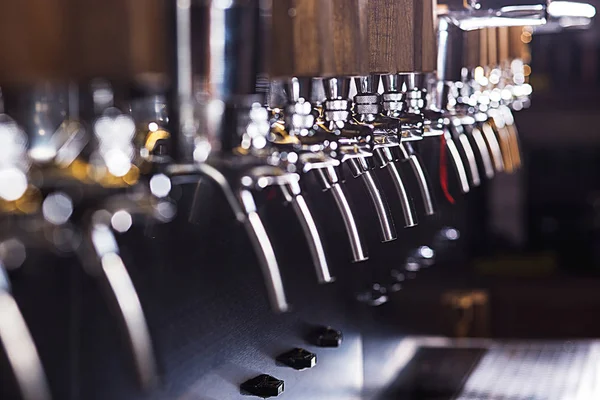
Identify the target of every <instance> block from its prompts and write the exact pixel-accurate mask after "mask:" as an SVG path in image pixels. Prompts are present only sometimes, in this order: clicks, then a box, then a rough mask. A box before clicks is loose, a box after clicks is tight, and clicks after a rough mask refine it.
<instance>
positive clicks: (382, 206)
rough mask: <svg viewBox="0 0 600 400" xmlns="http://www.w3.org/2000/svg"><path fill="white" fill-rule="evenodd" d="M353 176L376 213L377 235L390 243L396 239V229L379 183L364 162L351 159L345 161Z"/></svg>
mask: <svg viewBox="0 0 600 400" xmlns="http://www.w3.org/2000/svg"><path fill="white" fill-rule="evenodd" d="M347 163H348V165H349V166H350V168H351V170H352V173H353V174H354V176H358V177H360V179H361V180H362V182H363V184H364V186H365V188H366V189H367V193H368V194H369V198H370V199H371V204H372V205H373V207H374V208H375V212H376V213H377V219H378V221H379V233H380V236H381V241H382V242H391V241H393V240H395V239H396V238H397V235H396V228H395V226H394V220H393V217H392V212H391V211H390V208H389V206H388V204H387V201H386V200H385V196H384V195H383V193H382V189H381V188H380V185H379V183H378V182H377V181H376V180H375V179H376V178H375V177H374V176H373V173H372V171H370V170H369V169H368V166H365V163H364V160H361V159H357V158H352V159H349V160H348V161H347Z"/></svg>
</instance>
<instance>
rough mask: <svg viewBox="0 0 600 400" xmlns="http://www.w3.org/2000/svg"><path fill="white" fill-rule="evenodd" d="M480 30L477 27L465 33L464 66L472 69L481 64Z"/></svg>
mask: <svg viewBox="0 0 600 400" xmlns="http://www.w3.org/2000/svg"><path fill="white" fill-rule="evenodd" d="M481 50H482V48H481V32H480V30H479V29H476V30H472V31H467V32H466V33H465V67H466V68H467V69H469V70H473V69H475V68H477V67H479V66H480V65H482V63H481V61H482V59H481V58H482V57H481Z"/></svg>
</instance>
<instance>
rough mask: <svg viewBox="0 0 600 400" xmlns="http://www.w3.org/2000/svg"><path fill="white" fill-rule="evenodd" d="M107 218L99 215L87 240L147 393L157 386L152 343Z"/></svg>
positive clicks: (138, 301)
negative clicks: (114, 303) (113, 302)
mask: <svg viewBox="0 0 600 400" xmlns="http://www.w3.org/2000/svg"><path fill="white" fill-rule="evenodd" d="M104 214H106V215H104ZM106 217H108V218H110V214H108V213H107V212H105V213H103V212H102V211H100V212H96V213H95V214H94V215H93V216H92V222H91V225H90V226H89V228H88V230H87V232H86V236H87V239H88V240H89V241H90V244H91V247H92V249H93V250H94V254H95V257H96V260H97V262H98V265H99V267H100V268H99V272H100V274H101V276H102V277H103V278H104V280H105V282H106V283H107V286H106V288H107V289H108V293H109V295H110V296H111V297H112V298H113V299H114V300H115V302H116V304H117V308H118V310H119V314H120V315H119V317H120V319H121V321H122V323H123V326H122V327H123V330H124V332H125V334H126V336H127V339H128V342H129V346H130V350H131V355H132V357H133V362H134V365H135V369H136V374H137V377H138V380H139V382H140V385H141V386H142V388H143V389H145V390H148V389H151V388H153V387H155V386H156V385H157V383H158V371H157V367H156V357H155V356H154V349H153V346H152V339H151V337H150V331H149V330H148V323H147V322H146V316H145V314H144V310H143V309H142V305H141V303H140V299H139V297H138V294H137V291H136V290H135V286H134V285H133V282H132V281H131V277H130V276H129V273H128V272H127V268H126V267H125V264H124V263H123V260H122V258H121V256H120V255H119V247H118V244H117V240H116V238H115V236H114V233H113V231H112V228H111V227H110V225H109V223H107V222H104V220H105V219H106ZM83 261H84V262H86V260H85V259H84V260H83Z"/></svg>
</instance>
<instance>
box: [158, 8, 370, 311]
mask: <svg viewBox="0 0 600 400" xmlns="http://www.w3.org/2000/svg"><path fill="white" fill-rule="evenodd" d="M265 6H266V2H260V1H258V0H251V1H232V2H227V3H224V2H218V1H208V2H203V3H202V4H199V5H197V4H190V3H189V2H177V4H176V5H174V6H172V7H171V9H170V12H171V13H172V14H171V15H172V21H173V22H174V26H173V29H174V30H175V32H173V33H174V37H175V41H174V42H175V43H176V46H174V49H175V50H176V52H177V55H176V57H175V59H176V61H177V62H176V66H175V71H174V75H175V76H176V79H175V82H176V85H175V87H174V89H175V91H176V92H175V93H174V94H172V95H171V96H170V101H171V103H172V104H171V105H170V115H171V116H172V117H171V121H172V128H171V131H172V132H173V135H172V142H173V143H174V146H173V147H174V149H173V158H174V160H175V163H174V164H172V165H169V166H168V167H167V168H166V171H167V174H168V175H169V176H171V177H172V178H173V179H175V180H176V179H178V177H182V176H183V177H185V176H197V177H205V178H208V179H209V180H211V181H213V182H215V183H216V184H218V186H219V187H220V188H221V190H222V191H223V193H224V194H225V197H226V199H227V201H228V203H229V206H230V207H231V208H232V209H233V211H234V215H235V216H236V219H237V220H238V221H239V222H240V223H242V224H243V226H244V227H245V230H246V233H247V234H248V236H249V239H250V242H251V244H252V246H253V248H254V250H255V252H256V255H257V257H258V260H259V264H260V266H261V269H262V272H263V276H264V279H265V284H266V288H267V293H268V297H269V301H270V303H271V306H272V308H273V309H274V310H275V311H277V312H283V311H286V310H288V309H289V305H288V302H287V298H286V295H285V291H284V287H283V281H282V278H281V273H280V269H279V264H278V262H277V258H276V256H275V252H274V249H273V246H272V244H271V241H270V239H269V236H268V234H267V231H266V229H265V227H264V224H263V222H262V219H261V217H260V215H259V214H258V208H257V205H256V201H255V198H254V193H253V192H254V191H256V190H258V191H260V190H263V189H265V188H268V187H276V188H279V189H280V190H282V191H283V193H284V195H285V198H286V200H287V201H289V202H291V204H292V208H293V210H294V211H295V213H296V215H297V217H298V218H299V219H300V222H301V226H302V227H303V231H304V233H305V235H306V237H307V239H308V242H309V247H310V248H311V255H312V257H313V261H314V262H315V265H316V267H317V275H318V278H319V281H321V282H330V281H332V277H331V275H330V273H329V270H328V267H327V261H326V258H325V254H324V250H323V246H322V244H321V241H320V237H319V234H318V230H317V228H316V224H315V222H314V220H313V218H312V215H311V213H310V210H309V208H308V206H307V204H306V202H305V201H304V198H303V197H302V195H301V191H300V186H299V179H300V177H299V175H298V173H297V172H296V165H295V164H296V162H297V160H298V154H297V153H296V152H294V151H292V152H288V151H279V150H278V149H277V146H276V145H274V143H272V142H271V139H272V138H273V137H272V135H271V133H270V123H269V115H268V111H267V109H266V108H265V107H264V106H263V105H264V103H265V99H264V97H261V96H260V95H259V94H257V90H256V87H257V76H258V75H259V74H261V73H263V72H264V71H265V69H264V67H265V66H264V59H263V57H262V56H263V55H264V50H265V49H264V47H265V46H264V43H263V40H262V39H263V32H261V31H262V29H263V28H264V26H268V24H269V22H267V21H262V20H261V19H262V18H263V17H264V16H265V15H266V14H267V9H268V7H267V9H261V7H265ZM192 14H194V18H193V19H192ZM240 21H243V23H241V22H240ZM202 24H205V25H204V26H206V27H207V29H206V30H204V29H200V27H201V25H202ZM265 24H266V25H265ZM248 38H255V39H256V40H255V41H254V42H252V43H250V44H248V40H247V39H248ZM248 46H249V47H248ZM192 49H195V50H196V49H197V50H198V51H197V52H196V53H194V57H192V56H193V53H192ZM196 55H201V57H202V59H201V60H197V59H196V57H195V56H196ZM240 66H244V68H241V67H240ZM199 78H200V79H199ZM194 82H196V83H198V82H200V83H199V85H200V86H198V85H195V83H194ZM197 99H200V100H201V101H200V102H199V103H200V104H199V105H198V104H196V103H198V101H197ZM336 191H337V189H336ZM196 194H197V196H196V198H195V201H194V204H195V205H196V206H197V203H198V198H199V196H201V193H199V192H198V190H197V191H196ZM361 251H362V248H361ZM357 258H360V259H363V258H364V254H363V253H362V252H359V254H358V256H357Z"/></svg>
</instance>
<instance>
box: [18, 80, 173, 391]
mask: <svg viewBox="0 0 600 400" xmlns="http://www.w3.org/2000/svg"><path fill="white" fill-rule="evenodd" d="M76 92H77V90H76V89H73V87H71V88H70V89H68V85H66V84H53V85H49V84H43V85H34V86H33V88H32V89H30V90H26V91H25V92H24V93H23V92H20V93H18V94H17V98H20V99H21V101H20V102H17V104H18V103H20V105H21V107H20V109H21V111H22V113H21V114H22V116H23V117H24V120H25V121H26V123H25V126H26V132H27V134H28V136H29V137H30V138H31V139H30V145H29V147H28V152H27V154H28V157H23V160H26V161H29V162H30V163H31V165H32V169H33V170H34V171H35V172H32V173H31V174H30V176H31V180H30V184H31V187H32V189H30V191H31V194H29V195H28V194H27V193H25V194H24V197H25V198H26V197H27V196H29V197H33V199H32V200H31V201H34V200H35V201H37V202H39V203H40V204H39V207H32V210H33V211H32V212H30V213H28V214H24V215H20V216H18V218H19V219H18V221H17V225H19V224H24V225H31V224H34V225H35V226H37V227H38V228H39V227H42V228H41V229H37V230H33V231H29V232H28V235H29V236H35V235H36V234H37V233H39V234H40V235H41V236H43V231H44V229H47V230H48V229H50V230H55V231H56V230H58V231H65V232H67V231H69V232H76V234H80V235H81V237H83V238H84V239H87V240H89V241H90V242H93V243H94V245H93V246H92V245H89V246H81V247H79V246H77V244H76V243H67V244H64V243H56V242H54V241H52V240H50V241H48V240H46V241H44V240H37V241H35V242H34V244H39V243H41V244H43V245H45V246H46V247H49V249H50V250H51V251H52V250H54V249H55V248H58V249H59V250H61V251H62V252H76V253H77V254H78V255H79V256H80V259H81V260H82V266H83V267H84V268H85V269H86V270H87V272H89V273H91V274H92V276H94V277H95V278H97V279H99V280H100V281H101V282H102V283H104V285H103V288H104V289H105V290H104V292H103V293H104V294H105V295H106V296H107V299H108V300H109V301H110V302H111V304H113V300H114V304H116V308H115V310H116V311H117V313H118V314H119V321H120V322H121V325H120V327H121V328H122V329H123V331H124V333H125V336H126V337H127V339H128V343H129V346H130V350H131V355H132V358H133V360H134V368H135V370H136V374H137V377H138V380H139V383H140V385H141V386H142V388H144V389H149V388H151V387H153V386H155V384H156V383H157V378H158V373H157V370H156V362H155V357H154V350H153V347H152V341H151V339H150V334H149V330H148V326H147V322H146V317H145V314H144V311H143V309H142V307H141V304H140V302H139V297H138V294H137V292H136V290H135V286H134V285H133V282H132V281H131V278H130V277H129V274H128V272H127V269H126V267H125V265H124V263H123V261H122V260H121V259H120V257H119V256H118V245H117V240H116V238H115V236H114V234H113V232H114V231H118V232H124V231H126V230H128V229H129V228H130V226H131V225H132V223H133V221H132V219H133V218H134V217H136V216H141V217H143V218H147V217H151V218H155V219H158V220H161V219H162V220H163V221H164V220H168V219H169V218H164V217H163V216H161V210H160V209H161V208H162V209H163V210H162V211H164V207H161V205H162V202H160V201H155V199H157V197H153V196H150V194H151V193H150V192H151V191H150V188H147V187H146V186H145V185H141V184H139V183H140V173H139V171H140V169H139V167H138V166H137V165H135V164H136V162H137V161H138V160H137V159H136V158H135V151H134V145H133V141H132V139H133V136H134V131H135V125H134V122H133V120H132V119H131V117H129V116H128V115H126V114H123V113H121V112H120V111H119V110H117V109H116V108H114V107H112V98H113V94H112V90H111V88H110V86H109V85H108V84H106V83H105V82H102V83H100V84H94V87H93V88H92V97H93V98H94V99H95V100H94V109H95V111H96V112H97V113H98V117H97V118H96V119H95V121H94V122H93V124H92V129H91V130H90V129H86V128H85V127H84V125H83V124H82V123H81V122H80V120H79V115H78V106H77V105H75V104H74V103H77V104H78V103H79V97H78V96H77V95H76ZM90 131H92V132H93V134H92V133H91V132H90ZM138 165H139V164H138ZM133 186H135V188H134V192H136V195H134V196H132V195H131V194H129V193H127V190H126V189H128V188H130V187H133ZM146 188H147V189H146ZM144 194H147V195H144ZM109 206H110V211H107V207H109ZM88 208H91V209H92V211H91V212H89V211H87V209H88ZM84 209H85V210H84ZM93 210H102V212H103V213H104V214H106V220H107V221H109V222H108V223H107V224H105V228H106V229H105V233H104V234H103V235H101V236H102V238H103V239H102V238H100V239H99V236H98V234H97V233H96V232H97V231H96V230H90V229H87V225H88V224H89V223H90V222H89V221H90V219H91V218H92V215H95V214H96V213H95V212H94V211H93ZM98 212H100V211H98ZM96 225H97V224H94V226H96ZM38 231H39V232H38ZM80 231H81V232H80ZM107 238H108V239H110V240H108V239H107ZM98 240H101V242H98ZM109 242H110V243H109ZM109 245H110V246H109ZM106 246H109V247H110V254H111V255H108V256H106V257H105V255H106V254H105V251H108V250H107V247H106ZM107 254H108V253H107ZM109 257H110V260H108V258H109ZM96 261H97V263H96ZM98 263H99V264H100V267H99V268H97V269H94V268H91V266H92V265H97V264H98Z"/></svg>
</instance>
